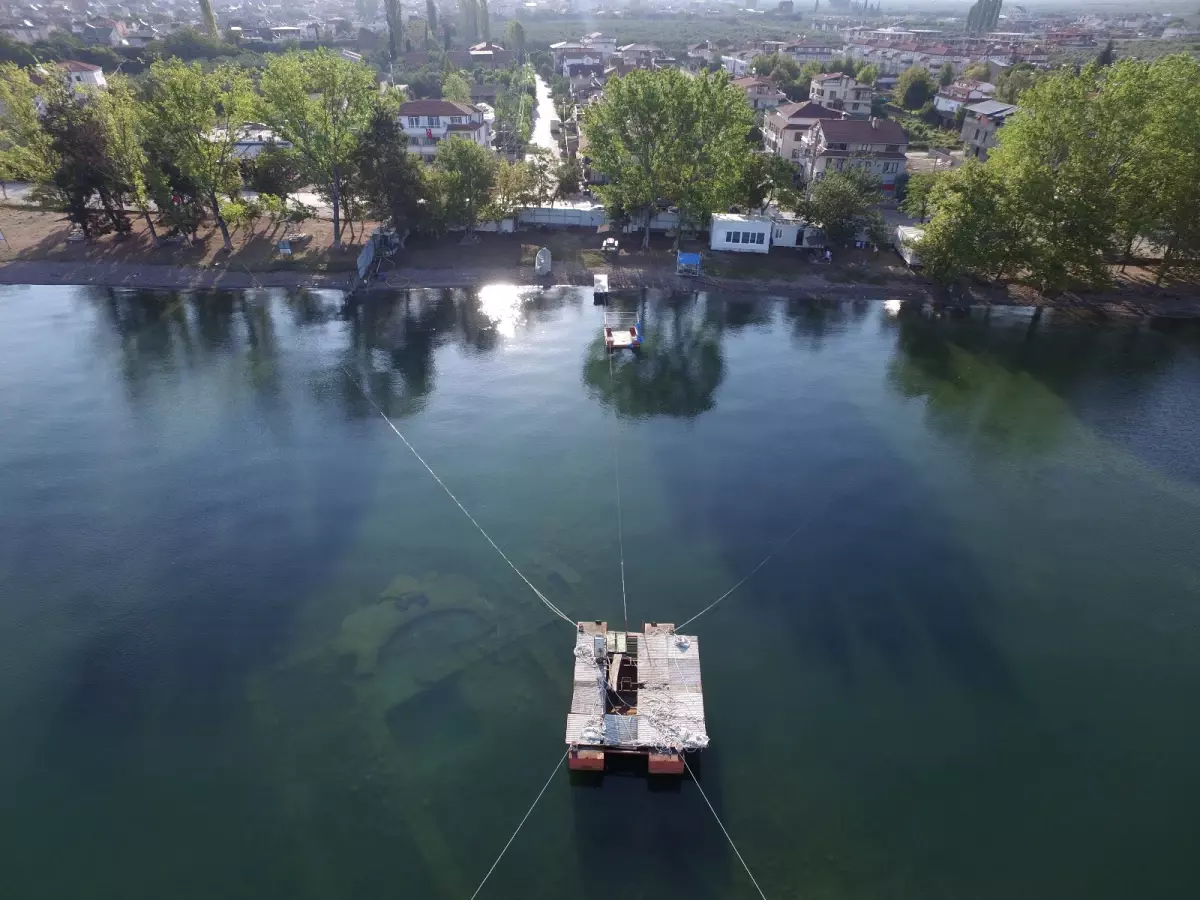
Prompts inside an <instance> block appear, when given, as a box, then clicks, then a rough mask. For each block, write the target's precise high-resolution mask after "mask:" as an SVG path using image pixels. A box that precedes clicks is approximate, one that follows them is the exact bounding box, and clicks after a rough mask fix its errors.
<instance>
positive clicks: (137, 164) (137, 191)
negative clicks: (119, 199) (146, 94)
mask: <svg viewBox="0 0 1200 900" xmlns="http://www.w3.org/2000/svg"><path fill="white" fill-rule="evenodd" d="M107 81H108V89H107V90H104V91H100V92H98V93H97V95H96V97H95V101H96V104H97V106H98V108H99V113H100V116H101V121H102V122H103V123H104V133H105V139H106V141H107V143H108V155H109V159H110V162H111V165H112V166H113V168H114V177H115V180H116V181H117V183H118V184H119V185H120V189H121V193H122V194H125V195H127V196H128V197H129V199H130V200H131V201H132V202H133V204H134V206H135V207H137V210H138V212H140V213H141V214H142V218H143V219H144V220H145V222H146V227H147V228H148V229H149V231H150V237H151V239H152V240H154V241H155V242H156V243H157V241H158V232H157V231H155V228H154V219H153V217H152V216H151V215H150V189H149V187H148V184H147V173H146V170H147V168H148V167H149V165H150V161H149V158H148V157H147V155H146V148H145V144H146V140H147V134H148V132H149V123H148V121H147V118H146V116H147V113H148V111H149V110H148V108H147V107H146V106H145V105H144V104H141V103H139V102H138V101H137V98H136V97H134V94H133V88H132V86H131V85H130V83H129V79H127V78H126V77H125V76H124V75H122V74H121V73H119V72H116V73H114V74H112V75H110V76H109V77H108V78H107Z"/></svg>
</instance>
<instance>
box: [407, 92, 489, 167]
mask: <svg viewBox="0 0 1200 900" xmlns="http://www.w3.org/2000/svg"><path fill="white" fill-rule="evenodd" d="M399 118H400V126H401V127H402V128H403V129H404V133H405V134H406V135H408V150H409V152H410V153H416V154H417V155H419V156H420V157H421V159H422V161H424V162H426V163H432V162H433V157H434V155H435V154H436V153H437V147H438V144H439V143H441V142H442V141H443V140H445V139H446V138H448V137H461V138H466V139H467V140H469V141H473V142H475V143H476V144H478V145H479V146H481V147H491V144H492V131H491V128H490V127H489V125H488V123H487V122H486V121H484V118H483V111H482V110H481V109H480V108H479V107H477V106H473V105H471V104H470V103H459V102H457V101H454V100H409V101H408V102H407V103H401V104H400V111H399Z"/></svg>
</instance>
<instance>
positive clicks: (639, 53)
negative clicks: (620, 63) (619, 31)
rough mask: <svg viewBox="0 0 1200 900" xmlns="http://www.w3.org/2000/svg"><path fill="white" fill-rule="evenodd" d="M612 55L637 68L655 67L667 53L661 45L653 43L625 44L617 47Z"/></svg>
mask: <svg viewBox="0 0 1200 900" xmlns="http://www.w3.org/2000/svg"><path fill="white" fill-rule="evenodd" d="M614 56H618V57H620V58H621V59H622V60H624V61H625V62H627V63H631V64H632V65H633V66H634V67H635V68H638V69H655V68H658V64H659V63H660V62H661V61H662V60H664V59H665V58H666V56H667V53H666V51H665V50H663V49H662V47H658V46H656V45H654V44H626V45H625V46H623V47H620V48H618V50H617V52H616V53H615V54H614Z"/></svg>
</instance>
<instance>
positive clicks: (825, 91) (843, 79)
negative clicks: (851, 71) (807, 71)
mask: <svg viewBox="0 0 1200 900" xmlns="http://www.w3.org/2000/svg"><path fill="white" fill-rule="evenodd" d="M873 95H874V91H872V90H871V88H870V87H869V86H867V85H865V84H859V83H858V82H857V81H855V80H854V79H853V78H851V77H850V76H849V75H846V74H844V73H842V72H830V73H829V74H827V75H818V76H817V77H816V78H814V79H813V80H812V84H811V86H810V87H809V89H808V99H809V100H811V101H812V102H813V103H819V104H820V105H821V106H827V107H829V108H830V109H840V110H842V111H843V112H845V113H847V114H848V115H851V116H869V115H871V99H872V97H873Z"/></svg>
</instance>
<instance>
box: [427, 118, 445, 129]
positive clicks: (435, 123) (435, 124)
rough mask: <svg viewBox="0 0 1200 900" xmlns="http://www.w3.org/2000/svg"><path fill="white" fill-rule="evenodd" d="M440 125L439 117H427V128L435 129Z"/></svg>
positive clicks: (440, 119)
mask: <svg viewBox="0 0 1200 900" xmlns="http://www.w3.org/2000/svg"><path fill="white" fill-rule="evenodd" d="M441 124H442V117H441V116H430V117H429V127H430V128H437V127H438V126H439V125H441Z"/></svg>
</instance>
